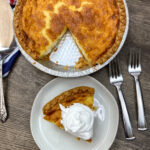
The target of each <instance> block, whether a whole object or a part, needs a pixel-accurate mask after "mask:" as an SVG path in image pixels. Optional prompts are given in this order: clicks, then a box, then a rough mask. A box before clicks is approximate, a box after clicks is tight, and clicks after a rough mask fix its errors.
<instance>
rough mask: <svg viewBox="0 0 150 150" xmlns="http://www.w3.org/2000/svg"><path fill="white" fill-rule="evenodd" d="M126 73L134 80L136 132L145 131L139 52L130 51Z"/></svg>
mask: <svg viewBox="0 0 150 150" xmlns="http://www.w3.org/2000/svg"><path fill="white" fill-rule="evenodd" d="M128 71H129V73H130V74H131V75H132V76H133V77H134V79H135V85H136V95H137V108H138V130H142V131H144V130H146V129H147V125H146V120H145V115H144V106H143V99H142V93H141V88H140V82H139V75H140V74H141V71H142V69H141V52H140V51H138V52H133V51H130V57H129V66H128Z"/></svg>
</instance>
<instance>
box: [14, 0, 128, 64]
mask: <svg viewBox="0 0 150 150" xmlns="http://www.w3.org/2000/svg"><path fill="white" fill-rule="evenodd" d="M26 1H27V0H18V4H17V6H16V8H15V15H14V27H15V33H16V36H17V38H18V41H19V43H20V44H21V46H22V48H23V49H24V50H25V51H26V52H27V53H28V54H29V55H30V56H31V57H32V58H33V59H38V58H39V55H40V53H39V52H38V51H36V49H38V48H39V47H40V49H43V50H44V49H45V47H46V46H47V45H48V41H47V39H45V38H44V37H43V36H40V34H39V37H38V36H37V37H36V39H37V41H38V44H36V43H35V40H33V39H32V38H30V37H28V35H27V34H26V33H25V32H24V30H23V24H22V13H23V7H24V5H25V3H26ZM32 1H34V0H32ZM57 1H58V0H55V1H53V2H54V3H57ZM66 1H67V0H66ZM108 1H110V0H108ZM39 2H41V3H42V0H39ZM73 2H74V1H72V5H74V6H75V7H76V8H79V7H80V5H81V0H78V1H75V2H76V3H73ZM112 2H114V4H113V5H114V6H115V5H116V6H117V8H118V13H119V18H118V23H117V22H116V23H117V31H116V32H114V38H113V39H112V40H110V42H111V43H110V44H109V45H108V46H106V47H105V50H103V51H101V50H95V52H94V51H91V52H89V51H86V53H87V58H86V59H89V63H90V65H95V64H102V63H104V62H105V61H107V60H108V59H109V58H110V57H111V56H112V55H113V54H114V53H115V52H116V51H117V49H118V47H119V45H120V42H121V40H122V37H123V34H124V30H125V26H126V13H125V6H124V3H123V0H113V1H112ZM35 5H36V3H35ZM114 6H113V7H114ZM41 7H42V6H41ZM47 9H48V10H49V11H53V6H52V5H51V4H49V5H47ZM88 9H89V11H91V10H90V8H88ZM60 10H63V12H64V13H60V15H56V14H53V15H52V16H54V17H53V19H54V20H53V22H54V25H53V29H54V32H53V31H51V30H49V31H47V32H48V34H49V37H51V39H54V40H55V39H56V38H57V36H58V35H59V34H60V33H61V32H62V30H63V29H64V26H65V25H64V24H67V27H68V28H69V29H70V30H71V31H72V33H73V34H74V35H75V36H76V37H77V39H79V43H80V44H81V45H84V42H83V39H82V37H83V36H82V35H81V34H79V33H78V32H76V31H77V30H74V25H76V24H77V23H75V24H72V25H71V24H69V22H67V21H68V20H67V19H68V17H67V16H66V17H65V18H64V20H65V21H61V22H57V20H61V19H60V18H61V17H63V16H65V11H66V12H67V11H68V10H67V9H65V7H63V8H62V9H60ZM84 13H85V15H87V13H88V12H87V10H85V12H84ZM76 15H77V16H76ZM76 15H75V17H77V18H78V14H76ZM83 15H84V14H83ZM89 15H90V16H91V14H89ZM32 17H33V18H34V20H36V22H37V23H38V29H36V28H35V30H37V32H38V30H40V29H42V28H43V26H44V25H45V23H44V22H42V18H43V17H44V15H42V14H41V15H40V17H36V16H32ZM85 19H86V18H85ZM114 19H115V16H114ZM79 21H80V20H79ZM89 21H90V18H88V17H87V20H85V22H87V24H89ZM64 22H65V23H64ZM71 22H72V21H71ZM58 25H59V26H58ZM70 25H71V26H70ZM56 26H57V27H59V28H56ZM58 29H59V30H58ZM56 30H57V32H56ZM34 33H35V32H34ZM54 33H58V35H57V34H54ZM34 35H35V34H34ZM89 36H90V35H89ZM82 43H83V44H82ZM85 43H87V41H86V42H85ZM106 43H107V42H106ZM93 46H94V45H93ZM104 46H105V45H104ZM91 47H92V46H91ZM83 55H84V54H83ZM95 55H96V56H95Z"/></svg>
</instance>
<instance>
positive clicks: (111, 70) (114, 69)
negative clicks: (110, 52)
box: [109, 58, 121, 78]
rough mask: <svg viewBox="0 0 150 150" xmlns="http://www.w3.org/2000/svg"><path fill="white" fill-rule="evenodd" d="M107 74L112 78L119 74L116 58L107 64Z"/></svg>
mask: <svg viewBox="0 0 150 150" xmlns="http://www.w3.org/2000/svg"><path fill="white" fill-rule="evenodd" d="M109 75H110V77H112V78H114V77H115V78H117V77H118V76H121V69H120V66H119V62H118V59H117V58H116V59H115V60H113V61H112V62H111V63H110V64H109Z"/></svg>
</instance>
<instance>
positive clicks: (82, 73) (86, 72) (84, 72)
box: [15, 0, 129, 77]
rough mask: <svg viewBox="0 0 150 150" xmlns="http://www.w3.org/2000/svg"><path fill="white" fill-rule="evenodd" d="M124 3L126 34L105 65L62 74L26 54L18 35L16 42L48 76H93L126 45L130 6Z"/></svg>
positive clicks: (28, 58)
mask: <svg viewBox="0 0 150 150" xmlns="http://www.w3.org/2000/svg"><path fill="white" fill-rule="evenodd" d="M123 2H124V6H125V11H126V27H125V31H124V34H123V37H122V41H121V43H120V45H119V47H118V49H117V51H116V52H115V53H114V54H113V55H112V56H111V57H110V58H109V59H108V60H107V61H106V62H105V63H103V64H102V65H96V66H93V67H91V68H88V69H86V70H82V71H79V72H62V71H58V70H53V69H52V68H48V67H45V66H44V65H42V64H40V63H39V62H37V61H36V60H34V59H33V58H32V57H31V56H29V55H28V54H27V53H26V52H25V50H23V48H22V47H21V45H20V43H19V41H18V39H17V37H16V34H15V40H16V43H17V46H18V47H19V49H20V51H21V53H22V55H23V56H24V57H25V58H26V59H27V60H28V61H29V62H30V63H31V64H32V65H33V66H34V67H36V68H37V69H39V70H41V71H43V72H45V73H47V74H50V75H54V76H58V77H81V76H85V75H89V74H92V73H94V72H96V71H98V70H100V69H102V68H103V67H105V66H106V65H107V64H109V63H110V62H111V61H112V60H113V59H114V58H115V57H116V56H117V54H118V53H119V52H120V50H121V49H122V47H123V45H124V43H125V40H126V38H127V34H128V30H129V11H128V6H127V2H126V0H123Z"/></svg>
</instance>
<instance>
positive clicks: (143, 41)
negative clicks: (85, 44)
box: [0, 0, 150, 150]
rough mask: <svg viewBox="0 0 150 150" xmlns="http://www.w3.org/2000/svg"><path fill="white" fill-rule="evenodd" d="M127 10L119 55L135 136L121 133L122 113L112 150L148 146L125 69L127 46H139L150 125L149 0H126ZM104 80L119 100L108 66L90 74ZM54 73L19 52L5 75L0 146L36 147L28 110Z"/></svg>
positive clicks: (148, 149)
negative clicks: (126, 29) (130, 137)
mask: <svg viewBox="0 0 150 150" xmlns="http://www.w3.org/2000/svg"><path fill="white" fill-rule="evenodd" d="M127 3H128V7H129V13H130V30H129V34H128V37H127V41H126V42H125V45H124V47H123V48H122V50H121V52H120V54H119V57H120V61H121V67H122V72H123V76H124V84H123V92H124V96H125V99H126V103H127V106H128V110H129V114H130V117H131V122H132V125H133V128H134V134H135V136H136V140H134V141H127V140H125V137H124V130H123V123H122V117H121V115H120V123H119V129H118V134H117V137H116V140H115V142H114V144H113V145H112V147H111V150H150V146H149V142H150V130H147V131H144V132H142V131H137V117H136V100H135V87H134V82H133V78H132V77H131V76H130V75H129V74H128V72H127V60H128V53H129V50H130V49H141V50H142V68H143V73H142V75H141V77H140V80H141V85H142V91H143V96H144V104H145V111H146V119H147V124H148V128H150V126H149V125H150V113H149V110H150V102H149V101H150V100H149V96H150V90H149V89H150V82H149V81H150V69H149V68H150V63H149V60H150V50H149V49H150V42H149V40H150V1H149V0H127ZM91 76H93V77H94V78H96V79H97V80H99V81H100V82H101V83H102V84H104V85H105V86H106V87H107V88H108V89H109V90H110V91H111V93H112V94H113V95H114V96H115V97H116V99H117V100H118V96H117V93H116V89H115V88H114V87H113V86H112V85H110V83H109V78H108V67H105V68H103V69H102V70H100V71H98V72H96V73H94V74H92V75H91ZM53 78H54V76H50V75H47V74H45V73H43V72H41V71H39V70H37V69H36V68H34V67H33V66H32V65H31V64H29V63H28V62H27V61H26V60H25V59H24V57H23V56H20V57H19V58H18V60H17V62H16V64H15V66H14V68H13V69H12V72H11V73H10V75H9V76H8V77H7V78H5V80H4V84H5V97H6V100H7V104H8V110H9V119H8V120H7V122H6V123H5V124H2V123H0V139H1V140H0V150H14V149H15V150H38V149H39V148H38V147H37V146H36V144H35V142H34V140H33V138H32V135H31V132H30V125H29V119H30V111H31V107H32V103H33V100H34V98H35V96H36V94H37V92H38V91H39V90H40V88H42V87H43V86H44V85H45V84H46V83H47V82H48V81H50V80H52V79H53Z"/></svg>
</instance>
